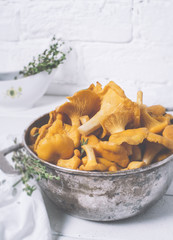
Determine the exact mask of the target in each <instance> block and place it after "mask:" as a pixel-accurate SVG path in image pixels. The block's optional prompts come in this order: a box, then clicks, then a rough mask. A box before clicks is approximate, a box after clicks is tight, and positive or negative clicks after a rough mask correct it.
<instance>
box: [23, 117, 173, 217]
mask: <svg viewBox="0 0 173 240" xmlns="http://www.w3.org/2000/svg"><path fill="white" fill-rule="evenodd" d="M48 118H49V116H48V114H46V115H44V116H42V117H41V118H39V119H37V120H36V121H34V122H33V123H32V124H31V125H30V126H29V127H28V128H27V129H26V131H25V133H24V137H23V145H24V147H25V149H26V150H27V152H28V153H29V154H30V155H31V156H32V157H34V158H36V159H38V157H37V156H36V155H35V154H34V153H33V152H32V151H31V150H30V148H29V147H28V137H29V132H30V129H31V128H32V127H34V126H36V127H40V126H42V125H43V124H45V123H47V121H48ZM40 161H41V162H42V164H43V165H44V166H46V168H47V171H48V172H50V173H52V174H54V175H56V176H58V177H59V178H60V180H41V181H39V185H40V187H41V189H42V190H43V191H44V192H45V193H46V195H47V196H48V197H49V198H50V199H51V200H52V201H53V202H54V203H55V204H56V205H57V207H59V208H61V209H63V210H64V211H66V212H67V213H69V214H70V215H73V216H76V217H79V218H83V219H88V220H93V221H113V220H120V219H125V218H129V217H132V216H135V215H137V214H140V213H141V212H144V211H145V210H146V209H147V208H149V207H150V206H152V205H153V204H154V203H155V202H157V201H158V200H159V199H160V198H161V197H162V196H163V194H164V193H165V192H166V190H167V189H168V187H169V185H170V183H171V180H172V175H173V174H172V170H173V155H171V156H169V157H168V158H166V159H164V160H163V161H161V162H158V163H153V164H151V165H150V166H147V167H143V168H138V169H134V170H128V171H120V172H116V173H111V172H87V171H80V170H71V169H66V168H62V167H58V166H55V165H53V164H50V163H48V162H45V161H43V160H41V159H40Z"/></svg>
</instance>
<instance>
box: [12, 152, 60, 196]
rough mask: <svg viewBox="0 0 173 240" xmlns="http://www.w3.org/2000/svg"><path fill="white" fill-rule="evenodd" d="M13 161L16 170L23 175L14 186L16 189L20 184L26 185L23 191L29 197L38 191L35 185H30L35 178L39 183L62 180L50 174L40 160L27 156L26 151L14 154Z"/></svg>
mask: <svg viewBox="0 0 173 240" xmlns="http://www.w3.org/2000/svg"><path fill="white" fill-rule="evenodd" d="M12 160H13V162H14V163H15V169H17V170H18V171H19V173H20V174H21V178H20V179H19V180H18V181H17V182H16V183H15V184H13V187H14V188H15V187H16V186H17V185H18V184H19V183H20V182H22V183H23V185H24V188H23V190H24V191H26V193H27V194H28V195H29V196H31V195H32V193H33V192H34V191H35V189H36V186H35V185H33V186H31V185H30V183H29V180H30V179H33V178H35V179H36V180H37V181H39V180H41V179H46V180H48V179H51V180H52V179H56V180H59V179H60V178H59V177H57V176H55V175H53V174H51V173H50V172H48V171H47V169H46V167H45V166H44V165H43V164H42V163H41V162H40V160H38V159H34V158H33V157H31V156H29V155H27V154H26V153H25V150H21V149H20V150H18V151H16V152H14V154H13V156H12Z"/></svg>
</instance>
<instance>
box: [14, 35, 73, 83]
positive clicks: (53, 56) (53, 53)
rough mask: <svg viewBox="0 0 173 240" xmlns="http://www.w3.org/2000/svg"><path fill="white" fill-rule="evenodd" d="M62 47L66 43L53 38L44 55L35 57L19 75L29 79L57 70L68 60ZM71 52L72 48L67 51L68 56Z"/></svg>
mask: <svg viewBox="0 0 173 240" xmlns="http://www.w3.org/2000/svg"><path fill="white" fill-rule="evenodd" d="M62 45H64V42H63V41H62V40H61V39H56V37H55V36H53V38H52V40H51V44H50V46H49V48H48V49H46V50H44V52H43V53H41V54H39V55H38V56H37V58H36V57H33V60H32V61H31V62H29V63H28V65H27V66H24V68H23V70H21V71H19V75H22V76H23V77H27V76H31V75H35V74H37V73H40V72H42V71H46V72H48V74H50V73H51V72H52V70H53V69H54V68H57V67H58V66H59V65H60V64H63V63H64V61H65V60H66V53H64V52H63V51H61V46H62ZM71 50H72V48H71V47H70V48H69V49H68V51H67V54H68V53H69V52H70V51H71ZM14 79H17V76H15V77H14Z"/></svg>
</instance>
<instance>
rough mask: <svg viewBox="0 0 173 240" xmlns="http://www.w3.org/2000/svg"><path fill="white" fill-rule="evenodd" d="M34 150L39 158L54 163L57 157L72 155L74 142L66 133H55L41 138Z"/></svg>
mask: <svg viewBox="0 0 173 240" xmlns="http://www.w3.org/2000/svg"><path fill="white" fill-rule="evenodd" d="M35 151H36V153H37V155H38V157H39V158H41V159H43V160H45V161H48V162H53V163H55V161H57V159H59V158H63V159H66V158H70V157H72V155H73V151H74V143H73V141H72V140H71V138H69V137H68V136H67V135H60V134H55V135H53V136H50V137H45V138H43V139H41V140H40V142H39V143H38V145H37V148H36V150H35Z"/></svg>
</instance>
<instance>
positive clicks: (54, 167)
mask: <svg viewBox="0 0 173 240" xmlns="http://www.w3.org/2000/svg"><path fill="white" fill-rule="evenodd" d="M48 114H49V113H46V114H44V115H42V116H40V117H39V118H37V119H35V120H34V121H32V122H31V123H30V124H29V125H28V127H27V128H26V129H25V130H24V133H23V136H22V142H23V145H24V147H25V149H26V150H27V152H28V153H29V155H31V157H33V158H35V159H37V160H39V161H40V162H41V163H42V164H43V165H45V166H46V167H48V168H49V169H52V170H55V172H56V173H59V172H62V173H67V174H71V175H81V176H92V177H106V176H107V177H120V176H127V175H134V174H138V173H144V172H149V171H152V170H154V169H156V168H159V167H161V166H163V165H165V164H167V163H168V162H170V161H172V160H173V154H171V155H170V156H168V157H167V158H165V159H163V160H161V161H159V162H156V163H152V164H150V165H148V166H144V167H140V168H136V169H131V170H121V171H117V172H108V171H106V172H96V171H83V170H76V169H70V168H64V167H60V166H57V165H54V164H52V163H49V162H46V161H44V160H43V159H41V158H39V157H38V156H37V155H36V154H35V153H34V152H33V151H32V150H31V149H30V148H29V146H28V144H27V143H26V138H27V133H28V131H29V129H30V128H31V127H32V126H33V125H34V123H36V121H39V120H40V119H43V118H44V117H46V116H47V115H48Z"/></svg>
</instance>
